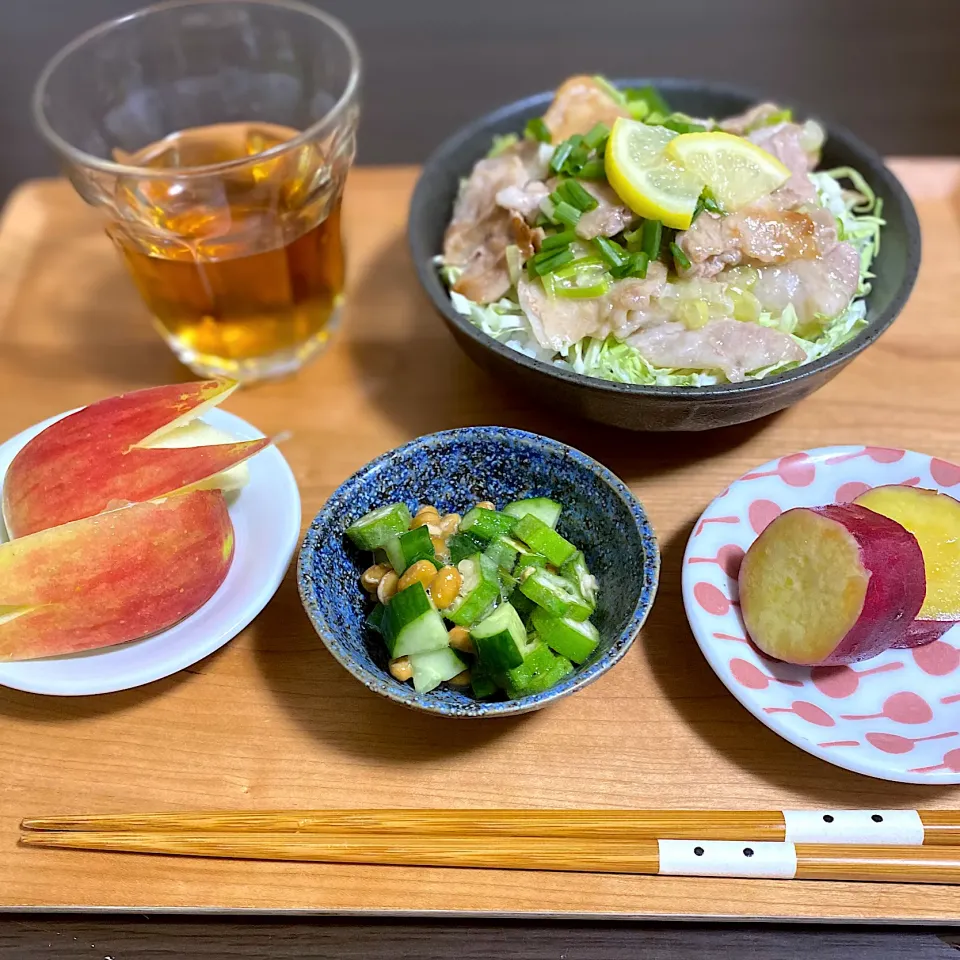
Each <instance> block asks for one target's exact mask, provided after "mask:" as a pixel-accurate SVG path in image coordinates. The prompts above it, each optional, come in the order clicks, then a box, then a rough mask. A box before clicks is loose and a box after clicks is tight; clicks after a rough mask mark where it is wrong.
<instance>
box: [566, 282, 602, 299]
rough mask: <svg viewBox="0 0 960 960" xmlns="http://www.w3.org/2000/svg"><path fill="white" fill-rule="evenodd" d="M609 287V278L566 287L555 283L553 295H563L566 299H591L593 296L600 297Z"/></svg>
mask: <svg viewBox="0 0 960 960" xmlns="http://www.w3.org/2000/svg"><path fill="white" fill-rule="evenodd" d="M609 289H610V281H609V280H601V281H599V283H594V284H592V285H591V286H589V287H567V286H562V285H560V284H557V285H556V286H555V287H554V292H555V295H556V296H558V297H565V298H566V299H568V300H593V299H594V298H595V297H602V296H603V295H604V294H606V293H607V291H608V290H609Z"/></svg>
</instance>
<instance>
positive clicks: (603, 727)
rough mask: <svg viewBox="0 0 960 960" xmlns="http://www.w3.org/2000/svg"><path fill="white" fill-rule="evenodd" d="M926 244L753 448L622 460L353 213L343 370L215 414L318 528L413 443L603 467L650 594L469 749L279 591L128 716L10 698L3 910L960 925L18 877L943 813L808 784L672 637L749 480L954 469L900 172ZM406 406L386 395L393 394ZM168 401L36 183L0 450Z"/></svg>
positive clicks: (946, 351)
mask: <svg viewBox="0 0 960 960" xmlns="http://www.w3.org/2000/svg"><path fill="white" fill-rule="evenodd" d="M895 169H896V170H897V172H898V173H899V174H900V175H901V177H902V178H903V179H904V181H905V182H906V184H907V186H908V189H909V190H910V191H911V193H912V195H913V196H914V199H915V201H916V202H917V205H918V210H919V213H920V218H921V222H922V227H923V232H924V260H923V267H922V270H921V275H920V281H919V284H918V287H917V289H916V292H915V293H914V296H913V297H912V299H911V301H910V303H909V305H908V307H907V309H906V310H905V312H904V314H903V316H902V317H901V318H900V320H898V321H897V323H896V324H895V325H894V327H893V328H892V330H891V331H890V332H889V333H888V334H887V335H886V336H884V337H883V339H882V340H881V341H880V342H879V343H878V344H877V345H875V346H874V347H872V348H871V349H870V350H868V351H867V352H866V353H865V354H864V355H863V356H861V357H860V358H859V359H858V360H856V361H855V362H854V363H853V364H852V365H851V366H850V367H849V368H847V369H846V370H845V371H844V372H843V373H842V374H841V375H840V376H839V377H838V378H837V379H836V380H834V381H833V382H832V383H830V384H829V385H828V386H827V387H825V388H824V389H823V390H821V391H820V392H819V393H817V394H816V395H814V396H813V397H811V398H810V399H808V400H806V401H804V402H803V403H801V404H800V405H799V406H797V407H795V408H794V409H792V410H789V411H787V412H785V413H784V414H782V415H779V416H776V417H773V418H770V419H767V420H765V421H763V422H760V423H754V424H748V425H745V426H742V427H738V428H734V429H730V430H725V431H718V432H715V433H711V434H700V435H696V434H692V435H683V434H677V435H672V436H670V435H639V434H636V435H635V434H628V433H622V432H618V431H614V430H610V429H605V428H601V427H597V426H594V425H590V424H585V423H568V422H565V421H563V420H562V419H560V418H557V417H554V416H552V415H551V412H550V410H549V406H548V405H546V406H542V407H539V408H535V407H533V406H532V405H531V404H530V403H529V401H528V400H526V399H525V398H524V397H522V396H520V395H518V394H514V393H512V392H507V391H503V390H500V389H497V388H495V387H493V385H492V384H491V382H490V381H489V379H488V378H487V377H486V375H485V374H483V373H481V372H480V371H479V370H477V369H476V368H474V367H473V366H472V365H471V364H470V363H469V361H467V360H466V359H465V357H463V356H462V355H461V353H460V352H459V350H458V349H457V348H456V346H455V345H454V343H453V341H452V339H451V338H450V337H449V335H448V334H447V332H446V331H445V329H444V328H443V326H442V324H441V322H440V321H439V320H438V319H437V318H436V317H435V316H434V315H433V314H432V312H431V309H430V308H429V306H428V304H427V302H426V300H425V298H424V297H423V296H422V295H421V293H420V292H419V290H418V288H417V285H416V281H415V279H414V276H413V272H412V269H411V264H410V262H409V257H408V254H407V249H406V242H405V238H404V224H405V217H406V208H407V201H408V198H409V194H410V191H411V189H412V186H413V182H414V179H415V176H416V171H415V170H413V169H408V168H402V169H400V168H382V169H372V168H371V169H359V170H357V171H356V172H355V173H354V174H353V175H352V178H351V182H350V185H349V187H348V201H347V213H346V231H347V239H348V244H349V254H350V264H351V282H350V301H349V308H348V310H347V311H346V317H345V322H344V325H343V328H342V330H341V332H340V333H339V334H338V336H337V337H336V340H335V343H334V345H333V346H332V347H331V349H330V350H329V351H328V353H327V354H326V355H324V356H322V357H321V358H320V359H319V360H318V361H317V362H316V363H315V364H314V365H313V366H311V367H309V368H308V369H306V370H304V371H302V372H301V373H300V374H299V375H298V376H296V377H294V378H291V379H289V380H286V381H283V382H278V383H272V384H266V385H262V386H258V387H255V388H252V389H248V390H244V391H242V392H240V393H238V394H237V395H235V396H234V397H232V398H231V399H230V401H228V408H229V409H230V410H231V411H233V412H235V413H238V414H239V415H240V416H242V417H245V418H247V419H249V420H251V421H252V422H254V423H255V424H256V425H257V426H259V427H260V428H261V429H263V430H264V431H266V432H268V433H277V432H280V431H283V430H290V431H292V437H291V439H290V440H289V441H288V442H286V443H285V444H284V446H283V451H284V453H285V455H286V456H287V457H288V459H289V461H290V463H291V465H292V467H293V469H294V472H295V474H296V476H297V480H298V482H299V484H300V489H301V494H302V498H303V514H304V517H305V518H306V519H309V518H310V517H311V516H312V515H313V514H314V512H315V511H316V510H317V509H318V508H319V507H320V505H321V504H322V503H323V501H324V500H325V498H326V497H327V496H329V494H330V493H331V491H332V490H333V489H334V488H335V487H336V486H337V484H338V483H339V482H340V481H341V480H343V479H344V478H345V477H346V476H348V475H349V474H350V473H351V472H353V471H354V470H355V469H356V468H357V467H359V466H361V465H362V464H363V463H365V462H367V461H368V460H370V459H371V458H372V457H374V456H375V455H377V454H379V453H381V452H383V451H384V450H387V449H389V448H391V447H394V446H396V445H398V444H400V443H402V442H404V441H406V440H408V439H410V438H412V437H415V436H417V435H419V434H424V433H429V432H432V431H435V430H440V429H444V428H448V427H453V426H458V425H465V424H473V423H500V424H507V425H510V426H518V427H523V428H526V429H531V430H535V431H539V432H543V433H548V434H550V435H552V436H555V437H557V438H559V439H561V440H564V441H566V442H569V443H572V444H573V445H575V446H578V447H580V448H581V449H583V450H585V451H586V452H587V453H589V454H591V455H593V456H595V457H597V458H598V459H599V460H601V461H602V462H604V463H606V464H607V465H608V466H609V467H611V468H612V469H613V470H614V471H615V472H616V473H618V474H619V475H620V476H621V477H622V478H623V479H624V480H625V481H627V482H628V483H629V485H630V486H631V488H632V489H633V490H634V491H635V492H636V493H637V494H638V496H639V497H640V498H641V499H642V500H643V501H644V503H645V505H646V507H647V509H648V511H649V513H650V516H651V518H652V520H653V523H654V525H655V527H656V529H657V532H658V535H659V537H660V542H661V546H662V549H663V574H662V582H661V589H660V594H659V597H658V599H657V603H656V606H655V608H654V610H653V612H652V614H651V616H650V619H649V621H648V623H647V625H646V627H645V628H644V630H643V632H642V635H641V638H640V641H639V642H638V643H637V644H636V645H635V646H634V647H633V649H632V650H631V651H630V653H629V654H628V655H627V657H626V658H625V659H624V661H623V662H622V663H621V664H620V665H619V666H618V667H617V668H616V669H615V670H613V671H612V672H611V673H610V674H609V675H607V676H606V677H604V678H603V679H602V680H601V681H599V682H597V683H596V684H594V685H592V686H591V687H589V688H588V689H586V690H584V691H583V692H582V693H580V694H578V695H577V696H575V697H571V698H569V699H567V700H564V701H562V702H561V703H558V704H557V705H555V706H553V707H550V708H549V709H547V710H544V711H542V712H540V713H538V714H534V715H532V716H527V717H519V718H514V719H505V720H498V721H482V722H462V721H461V722H457V721H444V720H440V719H437V718H431V717H427V716H422V715H419V714H415V713H412V712H407V711H405V710H403V709H402V708H400V707H398V706H395V705H393V704H391V703H389V702H387V701H385V700H383V699H381V698H379V697H376V696H375V695H373V694H371V693H368V692H367V691H366V690H365V689H364V688H363V687H362V686H361V685H360V684H358V683H357V682H356V681H354V680H353V679H351V678H350V677H349V676H348V675H346V674H345V673H344V672H343V670H342V668H341V667H339V666H338V665H337V664H336V663H335V662H334V660H333V659H332V658H331V657H330V656H329V655H328V654H327V653H326V651H325V650H324V648H323V647H322V645H321V644H320V642H319V640H318V639H317V637H316V636H315V635H314V633H313V632H312V629H311V627H310V625H309V623H308V621H307V619H306V616H305V615H304V613H303V611H302V610H301V608H300V604H299V601H298V598H297V591H296V586H295V583H294V579H293V577H292V575H288V577H287V579H286V580H285V582H284V583H283V585H282V586H281V588H280V590H279V592H278V594H277V596H276V597H275V599H274V600H273V602H272V603H271V604H270V605H269V606H268V608H267V609H266V610H265V611H264V613H263V614H262V615H261V616H260V617H259V618H258V620H257V621H256V622H255V623H254V624H253V625H252V626H251V627H249V628H248V629H247V630H245V631H244V633H243V634H242V635H241V636H239V637H238V638H237V639H236V640H234V641H233V642H232V643H231V644H229V645H228V646H227V647H226V648H225V649H223V650H222V651H221V652H219V653H218V654H216V655H214V656H212V657H210V658H208V659H207V660H205V661H203V662H201V663H199V664H197V665H196V666H195V667H193V668H191V669H190V670H187V671H184V672H183V673H180V674H178V675H176V676H174V677H170V678H168V679H166V680H163V681H160V682H158V683H154V684H151V685H150V686H147V687H144V688H141V689H139V690H133V691H128V692H125V693H118V694H113V695H109V696H103V697H95V698H78V699H49V698H43V697H37V696H32V695H27V694H21V693H18V692H15V691H10V690H2V691H0V724H2V735H0V878H2V882H0V907H3V908H7V909H13V908H24V907H46V908H64V907H101V908H103V907H117V908H134V909H140V910H143V909H149V908H173V909H194V908H214V909H226V910H237V909H255V910H271V911H272V910H298V911H321V912H355V911H359V912H370V911H372V912H383V913H391V912H396V911H401V912H407V911H412V912H419V913H423V912H433V911H443V912H452V913H467V912H474V911H479V912H485V913H489V914H496V915H501V916H502V915H519V914H523V915H540V916H542V915H556V914H562V915H567V916H584V915H596V914H613V915H618V916H633V917H638V916H648V917H652V916H655V917H668V916H688V917H741V918H751V917H762V918H777V917H791V918H811V919H836V920H839V919H846V920H865V919H870V920H891V919H900V920H909V921H928V922H932V921H938V922H940V923H943V922H948V921H956V920H957V919H958V918H960V896H958V895H957V891H956V888H948V887H936V886H934V887H904V886H895V885H883V886H881V885H869V884H839V883H813V882H799V881H797V882H792V881H731V880H706V879H693V878H640V877H627V876H600V875H573V874H549V873H508V872H494V871H458V870H427V869H419V870H416V869H404V868H374V867H351V866H321V865H303V864H280V863H276V864H272V863H245V862H218V861H201V860H176V859H168V858H162V857H154V858H150V857H129V856H126V857H125V856H117V855H115V856H110V855H103V854H75V853H69V852H52V851H51V852H47V851H37V850H27V849H22V848H19V847H18V846H17V843H16V838H17V823H18V821H19V820H20V818H22V817H24V816H28V815H39V814H44V813H62V812H95V811H112V810H129V811H134V810H146V809H183V808H195V807H203V808H216V807H221V808H222V807H227V808H238V809H254V808H266V807H297V808H308V807H324V806H327V807H336V806H371V807H378V806H379V807H382V806H387V805H390V806H395V805H400V806H427V805H430V806H463V807H470V806H530V807H536V806H547V805H549V806H570V807H589V806H600V807H603V806H612V807H628V806H632V807H680V806H703V807H741V808H780V807H809V806H813V807H817V806H851V807H857V806H872V807H917V806H920V807H928V808H938V807H940V808H944V807H960V787H953V788H932V787H920V786H911V785H904V784H893V783H886V782H883V781H879V780H872V779H869V778H866V777H862V776H858V775H856V774H853V773H849V772H846V771H843V770H840V769H837V768H834V767H831V766H829V765H827V764H825V763H824V762H822V761H820V760H817V759H815V758H814V757H812V756H809V755H807V754H806V753H803V752H802V751H800V750H797V749H796V748H794V747H792V746H791V745H790V744H788V743H786V742H785V741H783V740H781V739H780V738H778V737H777V736H776V735H775V734H774V733H772V732H771V731H770V730H768V729H767V728H766V727H764V726H762V725H761V724H760V723H758V722H757V721H756V720H754V719H753V718H752V717H751V716H750V715H749V714H747V713H746V712H745V711H744V710H743V709H742V708H741V707H740V706H739V705H738V704H737V702H736V701H735V700H734V698H733V697H732V696H730V695H729V694H728V693H727V692H726V690H725V689H724V688H723V687H722V685H721V684H720V682H719V680H718V679H717V678H716V677H715V676H714V674H713V673H712V672H711V670H710V668H709V667H708V666H707V664H706V663H705V661H704V660H703V658H702V657H701V655H700V654H699V652H698V650H697V648H696V645H695V643H694V641H693V639H692V637H691V635H690V632H689V630H688V628H687V626H686V623H685V620H684V616H683V610H682V605H681V600H680V589H679V582H680V562H681V556H682V552H683V546H684V543H685V541H686V538H687V536H688V534H689V532H690V529H691V526H692V524H693V522H694V520H695V519H696V517H697V515H698V514H699V512H700V510H701V509H702V507H703V506H704V505H705V504H706V503H707V502H708V501H709V500H710V499H711V498H712V497H713V496H714V495H715V493H716V492H717V491H718V490H720V489H721V488H722V487H724V486H725V485H726V484H727V482H728V481H729V480H730V479H731V478H733V477H736V476H738V475H740V474H741V473H742V472H744V471H745V470H746V469H748V468H749V467H751V466H753V465H754V464H757V463H761V462H763V461H765V460H768V459H770V458H772V457H774V456H777V455H781V454H784V453H788V452H790V451H793V450H797V449H802V448H804V447H811V446H819V445H822V444H831V443H857V444H877V445H889V446H907V447H913V448H915V449H919V450H925V451H928V452H931V453H936V454H937V455H938V456H940V457H943V458H946V459H954V460H960V434H958V433H957V431H956V426H955V424H956V418H955V414H954V408H955V404H956V400H957V398H958V396H960V384H958V383H957V379H956V364H957V361H958V359H960V306H958V305H957V303H958V298H960V163H958V162H952V161H901V162H900V163H898V164H896V167H895ZM401 375H402V376H403V377H404V382H405V383H406V384H407V387H406V389H405V390H404V391H402V392H399V393H398V391H397V389H396V384H397V378H398V377H399V376H401ZM186 376H187V374H186V373H185V371H184V370H183V369H182V368H180V367H178V365H177V364H176V362H175V361H174V360H173V358H172V357H171V356H170V355H169V354H168V353H167V350H166V348H165V347H164V346H163V345H162V343H160V341H159V340H158V339H156V338H155V335H154V334H153V332H152V330H151V329H150V326H149V324H148V322H147V318H146V316H145V313H144V310H143V308H142V307H141V306H140V304H139V302H138V300H137V298H136V295H135V293H134V291H133V289H132V286H131V285H130V283H129V281H128V280H127V278H126V276H125V275H124V273H123V272H122V270H121V267H120V265H119V264H118V263H117V261H116V259H115V257H114V254H113V251H112V250H111V248H110V244H109V242H108V241H107V240H106V238H105V237H104V235H103V232H102V225H101V223H100V221H99V219H98V216H97V214H96V213H94V212H93V211H91V210H89V209H87V208H85V207H84V206H83V205H82V203H81V202H80V201H79V200H78V199H77V198H76V197H75V196H74V195H73V194H72V192H71V190H70V188H69V187H68V186H67V185H66V184H65V183H63V182H59V181H47V182H34V183H30V184H27V185H25V186H24V187H22V188H21V189H20V190H19V191H18V192H17V193H16V194H15V195H14V196H13V197H12V198H11V200H10V201H9V204H8V206H7V208H6V212H5V214H4V217H3V220H2V222H0V435H2V436H9V435H12V434H14V433H16V432H17V431H19V430H21V429H23V428H24V427H27V426H29V425H30V424H32V423H34V422H36V421H38V420H40V419H42V418H44V417H47V416H49V415H51V414H54V413H57V412H59V411H61V410H64V409H67V408H69V407H73V406H77V405H79V404H83V403H87V402H90V401H92V400H95V399H98V398H100V397H102V396H105V395H108V394H112V393H117V392H119V391H122V390H129V389H134V388H137V387H142V386H147V385H150V384H156V383H161V382H165V381H169V380H172V379H177V378H184V377H186Z"/></svg>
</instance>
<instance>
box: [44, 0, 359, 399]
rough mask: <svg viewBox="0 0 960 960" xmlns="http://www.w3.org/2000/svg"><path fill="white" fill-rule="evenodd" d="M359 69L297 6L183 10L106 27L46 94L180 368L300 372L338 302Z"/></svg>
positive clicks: (52, 74)
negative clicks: (343, 203) (345, 193)
mask: <svg viewBox="0 0 960 960" xmlns="http://www.w3.org/2000/svg"><path fill="white" fill-rule="evenodd" d="M358 80H359V58H358V55H357V52H356V48H355V46H354V44H353V41H352V39H351V38H350V35H349V34H348V33H347V32H346V30H345V28H343V27H342V26H341V25H340V24H339V23H337V22H336V21H334V20H332V19H331V18H330V17H328V16H326V15H325V14H323V13H321V12H319V11H317V10H315V9H314V8H312V7H308V6H306V5H303V4H299V3H296V2H292V0H185V2H180V0H174V2H170V3H164V4H160V5H159V6H156V7H151V8H149V9H147V10H144V11H142V12H140V13H137V14H133V15H131V16H129V17H125V18H123V19H121V20H117V21H113V22H112V23H108V24H104V25H103V26H101V27H98V28H96V29H94V30H93V31H91V32H90V33H88V34H86V35H85V36H83V37H80V38H79V39H78V40H76V41H74V42H73V43H72V44H71V45H69V46H68V47H66V48H65V49H64V50H63V51H61V52H60V53H59V54H58V55H57V57H55V58H54V60H53V61H52V62H51V63H50V65H49V66H48V67H47V69H46V70H45V72H44V74H43V76H42V77H41V79H40V82H39V84H38V88H37V93H36V101H35V108H36V112H37V118H38V122H39V124H40V127H41V129H42V130H43V131H44V133H45V134H46V136H47V138H48V139H49V140H51V141H52V142H53V144H54V145H55V146H56V147H57V149H58V150H59V151H60V152H61V154H62V155H63V157H64V159H65V161H66V168H67V172H68V175H69V176H70V177H71V179H72V181H73V183H74V185H75V186H76V187H77V189H78V191H79V192H80V194H81V195H82V196H83V197H84V199H86V200H87V201H88V202H90V203H92V204H94V205H96V206H98V207H101V208H102V209H104V210H105V211H107V213H108V215H109V223H108V226H107V233H108V234H109V236H110V237H111V238H112V239H113V241H114V243H115V244H116V246H117V249H118V250H119V252H120V255H121V257H122V259H123V261H124V262H125V264H126V266H127V268H128V269H129V271H130V274H131V276H132V278H133V280H134V283H135V284H136V286H137V289H138V290H139V291H140V294H141V296H142V297H143V300H144V302H145V303H146V305H147V307H148V308H149V310H150V312H151V314H152V315H153V317H154V322H155V324H156V326H157V329H158V330H159V331H160V333H161V335H162V336H163V337H164V339H165V340H166V341H167V342H168V343H169V344H170V346H171V347H172V348H173V350H174V351H175V352H176V354H177V356H178V357H179V358H180V359H181V360H182V361H183V362H184V363H186V364H187V365H188V366H190V367H191V368H192V369H193V370H195V371H196V372H198V373H200V374H202V375H212V374H214V375H215V374H220V375H227V376H231V377H234V378H237V379H240V380H256V379H259V378H262V377H269V376H276V375H280V374H283V373H288V372H290V371H292V370H295V369H296V368H298V367H299V366H300V365H301V364H303V363H304V362H305V361H306V360H307V359H309V358H310V357H311V356H313V355H314V354H316V353H318V352H319V351H320V350H321V349H322V348H323V346H324V345H325V344H326V342H327V340H328V339H329V337H330V334H331V332H332V330H333V329H334V327H335V325H336V321H337V316H338V313H339V309H340V305H341V302H342V299H343V284H344V257H343V247H342V241H341V235H340V200H341V195H342V191H343V184H344V180H345V178H346V174H347V171H348V169H349V167H350V164H351V162H352V160H353V155H354V143H355V132H356V124H357V115H358V107H357V85H358Z"/></svg>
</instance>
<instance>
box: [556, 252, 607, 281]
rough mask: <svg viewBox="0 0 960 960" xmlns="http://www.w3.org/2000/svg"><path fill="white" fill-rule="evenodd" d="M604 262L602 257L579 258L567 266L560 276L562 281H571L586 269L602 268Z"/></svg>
mask: <svg viewBox="0 0 960 960" xmlns="http://www.w3.org/2000/svg"><path fill="white" fill-rule="evenodd" d="M602 266H603V260H601V259H600V257H578V258H577V259H576V260H574V261H573V263H569V264H567V266H565V267H564V268H563V269H562V270H561V271H560V273H559V274H558V276H559V277H560V279H561V280H563V279H569V278H570V277H572V276H574V274H577V273H581V272H582V271H583V269H584V268H585V267H602Z"/></svg>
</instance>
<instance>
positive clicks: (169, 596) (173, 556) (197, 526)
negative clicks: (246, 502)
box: [0, 490, 234, 660]
mask: <svg viewBox="0 0 960 960" xmlns="http://www.w3.org/2000/svg"><path fill="white" fill-rule="evenodd" d="M233 546H234V534H233V524H232V523H231V522H230V515H229V514H228V512H227V506H226V502H225V500H224V498H223V494H222V493H221V492H220V491H219V490H199V491H195V492H191V493H184V494H177V495H174V496H170V497H166V498H164V499H163V500H159V501H154V502H148V503H137V504H133V505H131V506H127V507H122V508H120V509H118V510H112V511H109V512H108V513H103V514H100V515H99V516H96V517H88V518H87V519H84V520H76V521H74V522H72V523H66V524H62V525H61V526H58V527H54V528H52V529H50V530H43V531H41V532H39V533H35V534H33V535H31V536H27V537H21V538H19V539H17V540H11V541H10V542H9V543H4V544H2V545H0V660H32V659H36V658H38V657H51V656H57V655H61V654H68V653H76V652H78V651H81V650H92V649H96V648H98V647H107V646H112V645H113V644H117V643H124V642H126V641H128V640H136V639H139V638H140V637H144V636H147V635H148V634H151V633H155V632H156V631H158V630H163V629H165V628H166V627H169V626H172V625H173V624H174V623H176V622H177V621H178V620H181V619H183V618H184V617H186V616H188V615H189V614H191V613H193V612H194V611H195V610H197V609H199V608H200V607H201V606H202V605H203V604H204V603H206V602H207V600H209V599H210V597H211V596H213V594H214V592H215V591H216V590H217V588H218V587H219V586H220V584H221V583H223V579H224V577H226V575H227V571H228V570H229V569H230V564H231V562H232V560H233Z"/></svg>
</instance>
